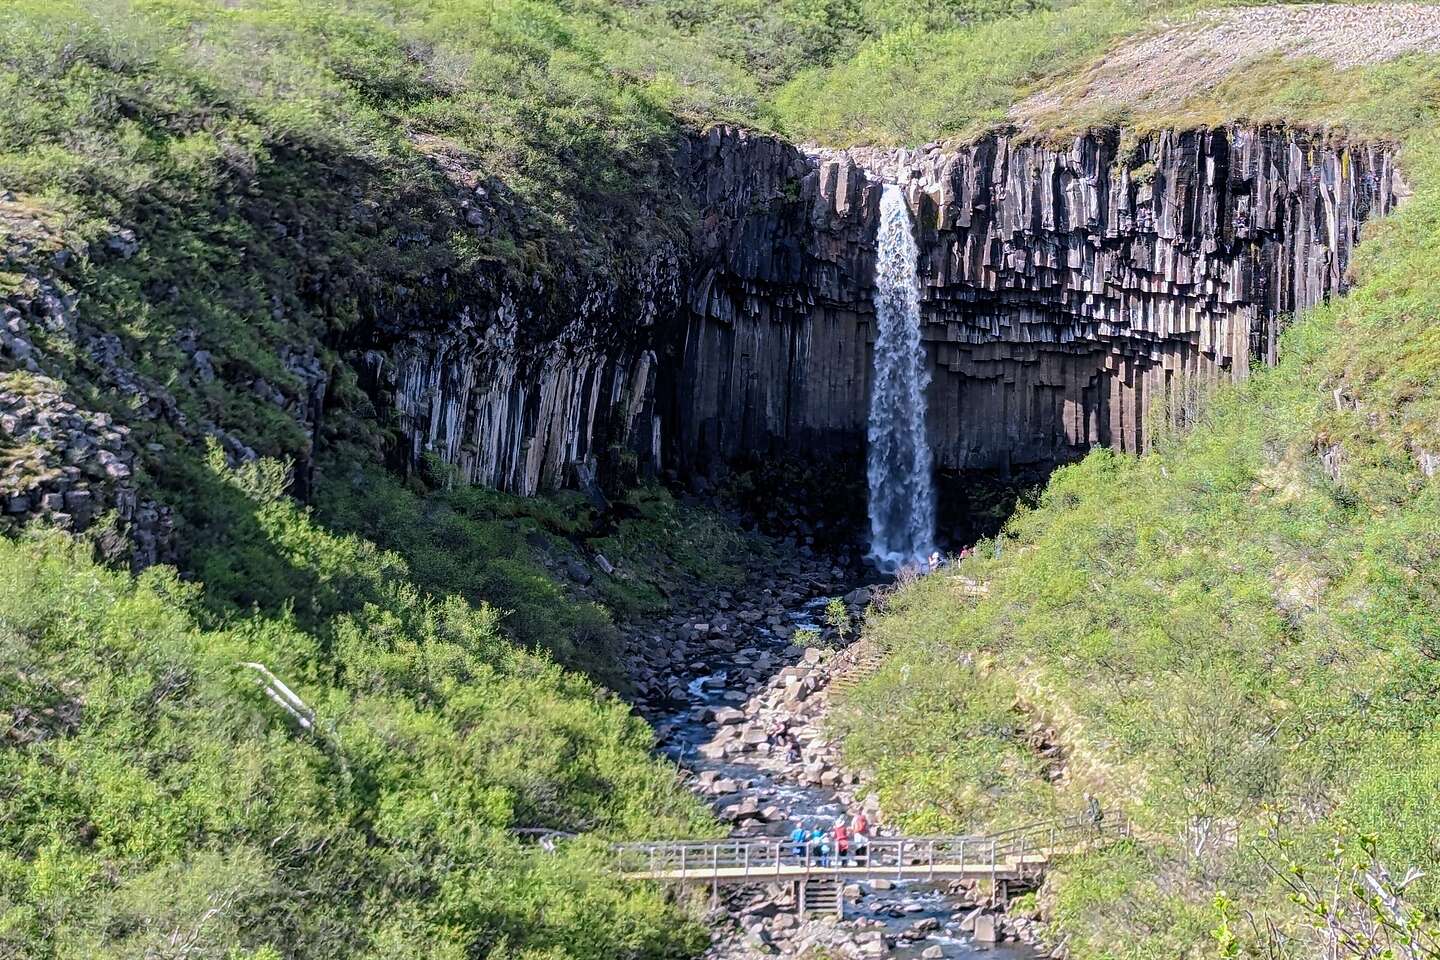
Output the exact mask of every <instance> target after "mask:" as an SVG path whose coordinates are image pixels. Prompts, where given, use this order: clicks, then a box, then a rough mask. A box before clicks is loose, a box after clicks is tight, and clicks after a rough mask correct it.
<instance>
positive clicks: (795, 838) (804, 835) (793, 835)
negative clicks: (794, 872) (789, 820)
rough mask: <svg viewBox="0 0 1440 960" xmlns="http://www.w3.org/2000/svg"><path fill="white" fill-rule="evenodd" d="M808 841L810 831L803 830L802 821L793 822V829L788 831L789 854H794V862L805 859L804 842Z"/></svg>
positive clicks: (803, 824)
mask: <svg viewBox="0 0 1440 960" xmlns="http://www.w3.org/2000/svg"><path fill="white" fill-rule="evenodd" d="M809 839H810V831H808V830H806V829H805V823H804V821H802V820H797V821H795V829H794V830H791V831H790V846H791V852H792V853H794V854H795V859H796V860H804V859H805V846H806V841H807V840H809Z"/></svg>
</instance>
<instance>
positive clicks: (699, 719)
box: [632, 557, 1042, 960]
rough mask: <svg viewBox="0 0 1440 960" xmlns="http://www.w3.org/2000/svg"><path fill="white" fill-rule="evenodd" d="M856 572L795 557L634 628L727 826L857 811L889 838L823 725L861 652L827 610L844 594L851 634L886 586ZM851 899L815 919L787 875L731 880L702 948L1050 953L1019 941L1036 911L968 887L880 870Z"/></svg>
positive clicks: (905, 954) (659, 711)
mask: <svg viewBox="0 0 1440 960" xmlns="http://www.w3.org/2000/svg"><path fill="white" fill-rule="evenodd" d="M863 580H864V573H863V571H862V570H861V569H860V568H859V567H857V566H854V565H847V564H844V563H833V562H829V561H825V560H819V559H812V558H805V557H795V558H791V559H789V560H787V561H786V562H785V563H784V564H783V565H781V566H780V568H777V569H775V570H769V571H765V573H764V574H763V575H762V576H757V577H756V578H755V579H754V581H753V582H752V584H751V585H750V587H749V588H748V589H744V590H739V591H716V592H714V593H710V594H705V595H703V596H696V597H692V598H691V599H690V600H689V601H687V603H686V606H685V609H683V610H682V611H680V612H677V613H675V614H673V615H671V616H670V617H669V618H667V619H666V620H664V621H661V622H658V623H655V624H650V625H648V626H647V627H646V628H644V629H642V630H640V631H638V635H637V636H634V637H632V640H633V641H636V642H635V643H634V647H633V648H634V649H636V650H637V651H639V653H638V654H637V657H636V662H635V669H634V671H633V673H634V676H635V683H636V686H637V688H638V689H639V690H641V691H642V699H641V701H640V707H641V709H642V710H643V711H644V712H645V713H646V715H647V716H648V717H649V718H650V719H651V721H652V722H653V723H654V724H655V727H656V731H657V737H658V740H659V749H660V750H661V751H663V752H664V753H665V754H666V755H667V756H668V757H670V758H672V759H673V760H675V761H676V762H677V763H678V764H679V765H680V766H681V767H682V768H683V769H684V770H685V771H686V773H687V775H688V776H689V777H690V783H691V785H692V788H693V789H694V790H696V791H697V792H698V793H700V794H701V795H703V796H704V797H706V798H707V800H708V801H709V802H710V803H711V804H712V805H713V806H714V808H715V810H716V813H717V815H718V816H719V817H721V818H722V819H723V820H725V821H727V822H728V823H730V824H731V829H732V834H733V835H734V836H737V837H757V836H773V837H783V836H786V835H788V834H789V832H790V831H791V830H792V829H793V827H794V824H795V822H796V821H797V820H798V821H803V822H805V823H806V824H807V825H819V826H821V827H824V828H828V827H829V826H830V825H832V824H833V823H834V820H835V818H836V817H838V816H842V815H843V816H848V815H850V814H852V813H854V812H855V811H857V810H861V809H863V810H865V811H866V813H867V815H868V816H869V817H870V819H871V821H872V822H874V823H875V824H876V825H877V834H878V835H880V836H884V835H888V834H890V833H892V832H893V831H892V830H891V829H890V828H889V827H888V826H887V825H886V824H885V821H884V811H883V810H881V809H880V808H879V806H878V805H877V803H876V802H875V799H874V798H873V797H872V796H870V795H868V794H867V793H866V791H865V790H864V784H863V782H862V779H861V777H860V775H859V774H858V773H857V772H855V771H849V770H846V769H845V768H844V766H843V764H842V762H841V756H840V750H839V745H838V744H836V743H834V742H832V741H831V740H830V739H828V738H827V736H826V733H825V729H824V723H823V721H824V717H825V712H826V708H827V705H828V701H829V685H830V682H831V679H832V678H834V677H837V676H840V675H841V674H843V673H844V672H845V671H846V670H847V669H855V668H856V666H857V663H856V662H857V660H858V661H861V664H860V665H861V666H862V667H863V654H861V652H860V650H859V649H858V648H854V647H850V648H847V647H846V646H845V644H844V638H841V637H840V636H838V634H837V631H835V630H834V629H833V628H831V627H829V626H828V625H827V624H826V623H825V616H824V613H825V609H826V607H827V604H829V603H830V602H831V601H832V600H833V599H834V598H836V597H840V598H841V599H842V600H843V602H844V604H845V606H846V610H847V615H848V617H849V620H850V621H851V623H853V624H854V625H856V627H857V628H858V625H859V624H860V623H861V622H862V620H863V617H864V616H865V611H866V610H867V608H868V607H869V606H870V604H871V603H872V601H875V600H878V599H883V593H884V587H883V586H880V587H870V586H856V584H857V583H861V582H863ZM797 639H798V640H799V641H801V642H798V643H797V642H796V641H797ZM817 640H818V642H817ZM777 731H783V734H780V735H779V736H777V735H776V734H777ZM791 744H793V745H794V747H795V749H794V750H793V751H792V750H791V749H790V745H791ZM845 894H846V897H845V900H846V908H845V916H844V919H839V918H836V917H834V916H812V917H808V918H807V917H801V916H798V915H797V912H796V909H795V907H796V904H795V902H794V900H795V891H794V889H793V887H792V886H791V885H790V884H756V885H753V886H745V887H729V888H726V887H722V888H720V897H719V901H718V902H717V903H716V905H715V911H714V915H713V920H714V925H715V934H714V943H713V945H712V948H711V950H710V953H709V957H711V958H712V960H750V958H755V957H761V956H775V955H781V956H799V955H803V954H807V953H811V952H813V951H815V950H825V951H828V952H829V954H830V955H834V956H841V957H852V958H876V957H893V958H897V960H909V958H925V960H937V958H963V957H974V956H977V955H979V954H980V953H982V952H983V953H985V954H987V955H995V956H997V958H998V957H1012V958H1016V960H1018V958H1022V957H1035V956H1040V955H1042V954H1039V953H1037V952H1036V949H1035V948H1033V947H1030V946H1027V945H1026V944H1025V943H1024V942H1022V941H1021V938H1022V937H1024V938H1029V935H1030V934H1031V933H1032V932H1033V930H1032V928H1031V926H1030V924H1029V921H1027V920H1025V919H1023V918H1016V917H1007V916H1005V915H1004V914H1000V913H998V912H995V911H992V910H990V909H988V906H982V905H981V904H980V902H979V901H980V899H981V898H980V897H979V896H978V895H977V891H975V890H974V889H973V888H972V887H971V886H969V885H967V884H964V883H955V882H945V883H922V882H915V881H899V882H897V881H888V880H881V879H877V880H873V881H869V882H864V883H857V884H850V885H848V886H847V887H846V888H845Z"/></svg>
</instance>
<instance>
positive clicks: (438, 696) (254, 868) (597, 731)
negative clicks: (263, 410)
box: [0, 469, 709, 960]
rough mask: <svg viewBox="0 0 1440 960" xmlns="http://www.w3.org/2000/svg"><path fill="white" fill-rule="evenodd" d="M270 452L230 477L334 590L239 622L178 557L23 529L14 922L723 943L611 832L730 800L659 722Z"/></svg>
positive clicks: (351, 935) (30, 942) (640, 947)
mask: <svg viewBox="0 0 1440 960" xmlns="http://www.w3.org/2000/svg"><path fill="white" fill-rule="evenodd" d="M271 477H272V479H270V480H267V479H266V477H265V476H263V475H261V473H260V472H259V471H256V470H253V469H252V470H249V471H246V472H242V474H240V475H238V476H222V477H221V482H222V484H223V485H224V486H227V487H230V488H232V489H235V490H236V491H237V493H238V494H239V495H240V496H241V497H242V498H243V499H244V500H245V501H246V502H248V503H249V504H250V510H251V515H252V517H251V519H252V521H253V523H254V527H255V530H256V531H257V533H256V540H255V541H254V542H252V543H250V544H249V549H250V553H251V555H252V556H253V555H258V553H259V552H261V551H262V550H263V549H266V547H267V545H268V550H269V552H270V553H271V554H272V555H273V557H274V558H276V561H277V562H278V561H279V560H280V559H281V558H283V559H284V560H285V561H286V562H288V563H289V564H290V566H291V568H292V571H293V574H292V579H291V583H292V585H293V587H294V589H295V597H296V599H297V600H306V599H311V598H314V597H316V596H320V597H324V598H325V601H326V602H324V603H322V604H317V605H316V606H315V607H313V608H312V609H310V610H308V611H306V612H305V614H304V615H303V616H302V615H301V614H300V613H299V612H298V611H294V610H289V609H287V610H281V611H278V612H275V613H273V614H263V613H256V614H253V615H250V616H234V617H231V618H229V619H227V620H225V621H223V622H221V623H218V624H217V622H216V619H215V615H214V612H213V609H212V607H213V602H214V598H213V596H207V595H206V591H205V590H203V589H202V588H201V586H199V585H198V584H190V583H185V582H183V581H182V580H180V579H179V578H177V577H176V575H175V573H174V572H173V571H170V570H167V569H163V568H157V569H155V570H152V571H150V572H148V573H146V574H145V575H144V576H142V577H141V578H139V579H138V580H133V579H131V578H130V577H129V576H128V575H126V574H124V573H122V572H116V571H112V570H107V569H104V568H101V567H98V566H96V565H95V564H94V563H93V562H92V561H91V560H89V559H88V556H87V554H88V550H86V549H82V547H81V546H80V545H78V544H73V543H69V542H67V541H65V540H64V539H63V538H61V537H59V536H55V535H52V536H48V537H40V538H35V539H26V540H22V541H18V542H17V541H11V540H0V597H3V604H0V691H3V693H4V696H3V698H0V700H3V703H4V708H3V712H0V721H3V722H0V731H3V732H0V783H3V784H4V785H5V787H4V790H3V792H0V951H3V952H4V953H5V954H6V955H8V956H24V957H33V958H36V960H41V958H61V957H81V956H84V957H102V956H104V957H111V956H113V957H127V956H141V955H147V956H153V955H159V954H163V953H164V952H165V951H166V950H168V949H171V948H173V947H174V945H175V944H177V943H183V944H186V945H187V950H189V951H190V955H193V956H215V957H221V956H224V957H256V958H259V957H265V958H271V957H282V956H284V957H337V956H349V957H377V958H378V957H399V956H427V957H456V958H459V957H466V956H475V955H477V954H479V955H487V956H514V957H539V956H545V957H559V956H568V957H593V958H596V960H601V958H605V960H608V958H611V957H614V956H618V955H625V956H637V957H639V956H647V957H666V956H675V957H679V956H686V955H689V954H690V953H691V952H693V951H694V950H695V949H696V945H697V944H699V943H703V942H704V934H703V931H700V932H698V933H697V928H695V927H693V926H690V925H689V921H687V920H686V919H685V918H684V917H683V916H680V915H678V914H677V913H676V912H675V911H674V909H673V908H672V907H670V906H667V905H666V902H665V900H664V899H663V896H662V894H661V893H660V892H659V891H657V890H652V889H648V888H645V887H637V886H633V885H631V886H624V885H622V884H620V883H619V882H618V881H617V880H616V879H615V878H614V876H613V873H612V872H611V870H610V867H609V865H608V864H607V863H606V859H605V855H604V851H603V847H602V842H603V841H604V840H605V839H613V838H620V837H626V836H637V835H646V834H650V833H653V832H655V831H657V830H659V831H661V832H665V833H670V832H675V833H681V834H684V833H690V832H701V833H703V832H704V831H705V830H707V829H709V826H708V824H709V821H708V819H707V818H706V816H705V814H704V813H703V811H702V809H701V808H700V807H699V805H698V804H697V803H695V802H694V801H693V800H692V799H691V798H690V797H689V796H688V795H687V794H686V793H685V792H684V791H683V790H681V789H680V788H679V787H678V786H677V785H676V783H675V781H674V774H673V772H672V771H671V770H669V769H667V768H666V767H665V766H664V765H662V764H659V763H656V762H655V761H653V760H652V759H651V758H650V756H649V747H650V744H651V734H650V731H649V729H648V727H647V726H646V725H645V724H644V723H643V722H642V721H640V720H639V719H638V718H636V717H634V716H633V715H632V714H631V713H630V711H629V709H628V707H627V706H626V705H624V704H623V703H621V702H619V701H618V700H615V699H613V698H612V697H610V696H608V695H605V694H602V693H601V692H600V691H598V690H597V689H596V688H594V687H593V686H592V685H591V684H590V683H589V682H588V681H586V680H584V679H582V678H580V677H579V676H577V675H573V674H566V673H563V672H562V671H561V670H560V669H559V668H558V667H556V666H555V665H554V663H553V662H551V661H550V660H548V659H547V658H545V657H543V656H537V655H535V654H532V653H528V652H525V651H524V650H522V649H521V648H520V647H518V646H517V645H516V644H515V643H513V642H512V641H511V640H509V639H507V638H506V637H505V636H504V634H503V632H502V630H503V626H504V618H503V617H502V615H501V613H500V612H499V611H497V610H496V609H495V608H494V607H492V606H491V605H489V604H488V603H483V602H482V603H468V602H466V601H465V600H464V599H462V598H460V597H457V596H449V597H435V598H432V597H430V596H428V595H427V594H425V593H423V592H421V591H420V590H419V589H417V587H416V586H415V584H414V582H413V581H412V575H411V571H410V570H409V568H408V567H407V564H406V562H405V561H404V560H403V559H402V558H401V557H399V556H398V555H396V554H393V553H386V552H383V551H380V550H377V549H376V548H374V547H373V546H372V545H370V544H369V543H367V542H365V541H363V540H360V539H358V538H355V537H352V536H337V535H335V534H331V533H328V532H326V531H325V530H324V529H323V528H322V527H320V526H318V525H317V524H316V523H315V522H314V520H313V518H312V517H311V516H310V515H309V514H308V513H307V512H305V511H304V510H302V509H301V508H300V507H299V506H297V505H296V504H295V503H294V502H293V501H291V500H290V499H289V498H286V497H283V496H280V495H279V490H278V488H277V487H276V486H275V485H274V483H273V478H279V477H283V472H275V473H273V474H272V475H271ZM307 578H309V579H308V581H307ZM307 582H309V583H310V584H311V586H310V588H309V590H310V592H308V593H307V592H306V583H307ZM302 623H304V624H305V626H302ZM207 625H208V626H207ZM254 664H259V665H261V666H263V668H264V670H265V671H268V674H269V675H273V676H274V677H276V678H278V679H279V680H280V681H281V682H283V683H284V684H285V685H286V686H287V687H289V688H290V689H292V690H293V691H294V693H295V694H297V695H298V696H299V698H300V699H301V700H302V701H303V703H304V705H305V707H307V708H308V709H309V710H310V711H313V714H312V723H313V726H311V727H310V728H309V729H303V728H302V727H301V726H300V725H299V724H298V723H297V720H296V719H295V718H294V717H292V716H291V714H290V713H289V712H288V711H287V710H285V709H284V708H283V707H282V706H281V705H280V704H278V703H277V702H275V701H273V700H272V699H270V698H267V695H266V693H265V692H264V690H263V684H262V683H260V681H261V680H262V679H264V678H266V677H267V674H266V672H262V671H261V670H260V669H259V668H257V667H255V666H253V665H254ZM544 830H560V831H567V832H572V833H573V832H583V833H584V834H585V837H586V838H585V839H581V840H575V841H571V842H562V843H561V844H560V846H559V849H558V851H557V852H555V853H545V852H543V851H542V849H541V847H540V846H539V845H538V844H537V841H538V839H539V836H538V835H536V834H534V833H530V832H528V831H544Z"/></svg>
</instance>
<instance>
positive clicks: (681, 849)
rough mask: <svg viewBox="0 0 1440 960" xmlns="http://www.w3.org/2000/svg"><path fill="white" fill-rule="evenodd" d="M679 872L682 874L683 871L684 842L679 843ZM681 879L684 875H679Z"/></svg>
mask: <svg viewBox="0 0 1440 960" xmlns="http://www.w3.org/2000/svg"><path fill="white" fill-rule="evenodd" d="M680 872H681V873H682V874H683V873H684V872H685V844H683V843H682V844H680ZM681 879H682V880H683V879H684V877H681Z"/></svg>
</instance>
